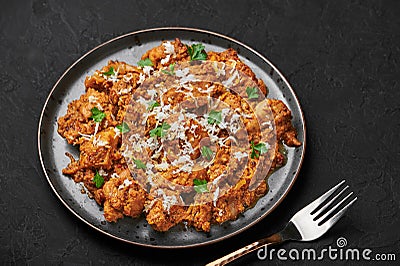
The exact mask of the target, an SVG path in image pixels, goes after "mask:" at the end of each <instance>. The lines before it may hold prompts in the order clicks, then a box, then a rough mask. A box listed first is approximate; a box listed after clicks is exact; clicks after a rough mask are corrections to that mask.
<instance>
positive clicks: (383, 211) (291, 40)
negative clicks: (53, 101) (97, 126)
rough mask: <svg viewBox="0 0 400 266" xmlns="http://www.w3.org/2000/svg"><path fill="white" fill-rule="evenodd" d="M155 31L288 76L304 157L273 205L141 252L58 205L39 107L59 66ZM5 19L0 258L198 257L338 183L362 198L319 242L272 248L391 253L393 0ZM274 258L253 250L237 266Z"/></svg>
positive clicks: (16, 5) (396, 110)
mask: <svg viewBox="0 0 400 266" xmlns="http://www.w3.org/2000/svg"><path fill="white" fill-rule="evenodd" d="M160 26H187V27H195V28H201V29H208V30H212V31H216V32H220V33H222V34H226V35H228V36H230V37H233V38H236V39H238V40H240V41H242V42H244V43H246V44H248V45H249V46H251V47H253V48H255V49H256V50H258V51H259V52H260V53H262V54H263V55H265V56H266V57H267V58H268V59H270V60H271V61H272V62H273V63H274V64H275V65H276V66H277V67H278V68H279V69H280V70H281V71H282V73H283V74H284V75H285V76H286V77H287V78H288V80H289V82H290V83H291V84H292V86H293V88H294V89H295V91H296V93H297V95H298V97H299V100H300V103H301V105H302V107H303V110H304V113H305V118H306V123H307V129H308V131H307V133H308V137H307V142H308V144H307V151H306V157H305V161H304V164H303V167H302V169H301V172H300V175H299V177H298V180H297V181H296V183H295V185H294V187H293V189H292V191H291V192H290V193H289V195H288V196H287V198H286V199H285V200H284V201H283V202H282V204H281V205H280V206H279V207H278V208H277V209H276V210H275V211H273V213H272V214H271V215H269V216H268V217H267V218H265V219H264V220H263V221H261V222H260V223H259V224H257V225H256V226H254V227H252V228H251V229H249V230H247V231H246V232H244V233H241V234H239V235H237V236H235V237H232V238H231V239H229V240H226V241H223V242H220V243H217V244H213V245H210V246H206V247H201V248H194V249H185V250H155V249H148V248H142V247H137V246H134V245H129V244H126V243H121V242H119V241H117V240H113V239H111V238H109V237H107V236H104V235H102V234H101V233H98V232H97V231H95V230H93V229H92V228H90V227H89V226H87V225H86V224H84V223H83V222H81V221H80V220H79V219H77V218H76V217H75V216H74V215H72V214H71V213H70V212H69V211H68V210H67V209H66V208H65V207H64V206H63V205H62V204H61V202H60V201H59V200H58V199H57V197H56V196H55V194H54V193H53V192H52V190H51V189H50V186H49V185H48V183H47V181H46V179H45V176H44V174H43V172H42V169H41V166H40V163H39V159H38V153H37V136H36V132H37V126H38V120H39V115H40V111H41V109H42V107H43V104H44V102H45V99H46V97H47V95H48V93H49V91H50V90H51V88H52V86H53V85H54V83H55V82H56V81H57V79H58V78H59V76H60V75H61V74H62V73H63V72H64V71H65V69H66V68H67V67H68V66H69V65H71V64H72V63H73V62H74V61H75V60H77V59H78V58H79V57H80V56H81V55H83V54H84V53H85V52H87V51H88V50H90V49H91V48H93V47H95V46H97V45H98V44H101V43H102V42H104V41H107V40H109V39H111V38H113V37H116V36H118V35H121V34H124V33H128V32H131V31H135V30H139V29H146V28H153V27H160ZM0 28H1V31H0V61H1V63H2V69H1V71H0V81H1V83H0V84H1V87H0V114H1V127H0V147H1V152H0V163H1V171H0V214H1V215H0V217H1V218H0V219H1V225H2V226H1V227H0V261H1V262H3V263H4V264H6V265H8V264H18V265H21V264H33V265H44V264H51V265H52V264H67V265H86V264H87V265H103V264H106V265H117V264H122V265H127V264H136V265H148V264H153V265H157V264H166V265H177V264H182V265H188V264H198V265H200V264H204V263H206V262H208V261H210V260H212V259H215V258H217V257H219V256H220V255H223V254H225V253H228V252H230V251H233V250H235V249H237V248H239V247H241V246H243V245H244V244H248V243H250V242H251V241H253V240H256V239H257V238H259V237H261V236H266V235H268V234H270V233H273V232H275V231H277V230H278V229H280V228H281V227H282V226H284V224H285V223H286V221H287V220H288V219H289V218H290V217H291V216H292V215H293V214H294V213H295V212H296V211H297V210H298V209H300V208H301V207H302V206H304V205H305V204H307V203H308V202H309V201H310V200H311V199H313V198H315V197H316V196H317V195H319V194H320V193H321V192H323V191H324V190H326V189H327V188H329V187H330V186H331V185H333V184H335V183H337V182H338V181H340V180H341V179H344V178H345V179H347V180H348V182H349V184H350V185H351V187H352V189H353V190H354V192H355V193H356V194H357V196H358V198H359V200H358V202H357V204H356V205H355V206H354V207H353V208H352V209H351V210H350V211H349V212H348V214H347V215H346V216H345V217H344V218H343V219H342V220H341V221H340V222H339V223H338V224H337V225H336V226H335V227H334V228H333V229H332V230H331V231H330V232H329V233H327V234H326V235H325V236H324V237H322V238H321V239H320V240H317V241H314V242H311V243H295V242H292V243H287V244H285V245H283V246H281V248H283V249H285V250H286V251H289V250H291V249H298V250H300V251H301V250H302V249H305V248H313V249H316V250H322V249H323V248H328V247H329V246H331V247H337V246H336V241H337V239H338V238H339V237H344V238H346V240H347V247H348V248H358V249H365V248H369V249H371V250H372V251H373V254H377V253H385V254H386V253H395V254H396V255H397V260H400V257H399V255H400V254H399V253H398V251H399V249H400V229H399V224H400V223H399V220H400V219H399V209H400V208H399V203H400V196H399V191H400V186H399V177H400V140H399V139H400V138H399V132H400V118H399V117H400V84H399V82H400V65H399V64H400V5H399V2H398V1H215V2H212V1H200V0H193V1H169V0H166V1H153V0H147V1H45V0H31V1H7V2H6V3H5V1H2V5H1V8H0ZM324 262H326V263H334V262H340V261H338V260H336V261H334V260H330V259H328V258H327V257H326V258H325V260H324ZM342 262H343V261H342ZM283 263H284V262H283V261H280V260H279V259H278V258H277V257H276V256H275V257H274V260H273V261H272V262H270V261H260V260H258V259H257V256H256V255H255V253H253V254H251V255H248V256H246V257H244V258H242V259H241V260H239V261H238V262H237V263H236V265H242V264H254V265H270V264H273V265H280V264H283ZM313 263H315V264H317V263H320V262H312V261H311V262H310V261H307V260H300V261H297V262H296V264H303V265H308V264H313ZM352 263H355V261H352Z"/></svg>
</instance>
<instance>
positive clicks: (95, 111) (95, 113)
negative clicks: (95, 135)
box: [90, 107, 106, 123]
mask: <svg viewBox="0 0 400 266" xmlns="http://www.w3.org/2000/svg"><path fill="white" fill-rule="evenodd" d="M90 111H91V112H92V116H91V117H90V118H92V119H93V120H94V122H96V123H100V122H101V121H102V120H103V119H104V118H105V117H106V114H105V113H103V112H102V111H100V110H99V108H97V107H93V108H92V109H91V110H90Z"/></svg>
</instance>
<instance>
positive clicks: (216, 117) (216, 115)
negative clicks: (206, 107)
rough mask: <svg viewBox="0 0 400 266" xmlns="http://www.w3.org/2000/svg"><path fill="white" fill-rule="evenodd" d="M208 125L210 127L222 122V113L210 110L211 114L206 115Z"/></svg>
mask: <svg viewBox="0 0 400 266" xmlns="http://www.w3.org/2000/svg"><path fill="white" fill-rule="evenodd" d="M207 121H208V123H209V124H210V125H212V124H217V125H218V124H219V123H221V122H222V112H221V111H216V110H211V112H210V113H209V114H208V119H207Z"/></svg>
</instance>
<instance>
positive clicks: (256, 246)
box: [206, 233, 283, 266]
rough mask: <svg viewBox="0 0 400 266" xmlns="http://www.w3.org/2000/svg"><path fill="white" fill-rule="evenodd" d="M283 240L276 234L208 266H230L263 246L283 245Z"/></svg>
mask: <svg viewBox="0 0 400 266" xmlns="http://www.w3.org/2000/svg"><path fill="white" fill-rule="evenodd" d="M282 242H283V239H282V236H281V234H279V233H276V234H273V235H271V236H269V237H267V238H264V239H261V240H258V241H256V242H254V243H251V244H250V245H247V246H245V247H242V248H240V249H238V250H236V251H234V252H232V253H229V254H228V255H225V256H223V257H222V258H219V259H217V260H214V261H212V262H210V263H208V264H207V265H206V266H221V265H225V264H228V263H229V262H232V261H234V260H236V259H237V258H240V257H241V256H243V255H246V254H247V253H250V252H252V251H254V250H256V249H259V248H261V247H262V246H264V245H265V246H270V245H274V244H279V243H282Z"/></svg>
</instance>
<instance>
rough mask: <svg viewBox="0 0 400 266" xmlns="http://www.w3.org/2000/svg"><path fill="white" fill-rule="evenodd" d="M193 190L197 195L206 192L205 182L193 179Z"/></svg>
mask: <svg viewBox="0 0 400 266" xmlns="http://www.w3.org/2000/svg"><path fill="white" fill-rule="evenodd" d="M193 185H194V190H195V191H196V192H197V193H204V192H208V191H209V190H208V187H207V181H206V180H202V179H193Z"/></svg>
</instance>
